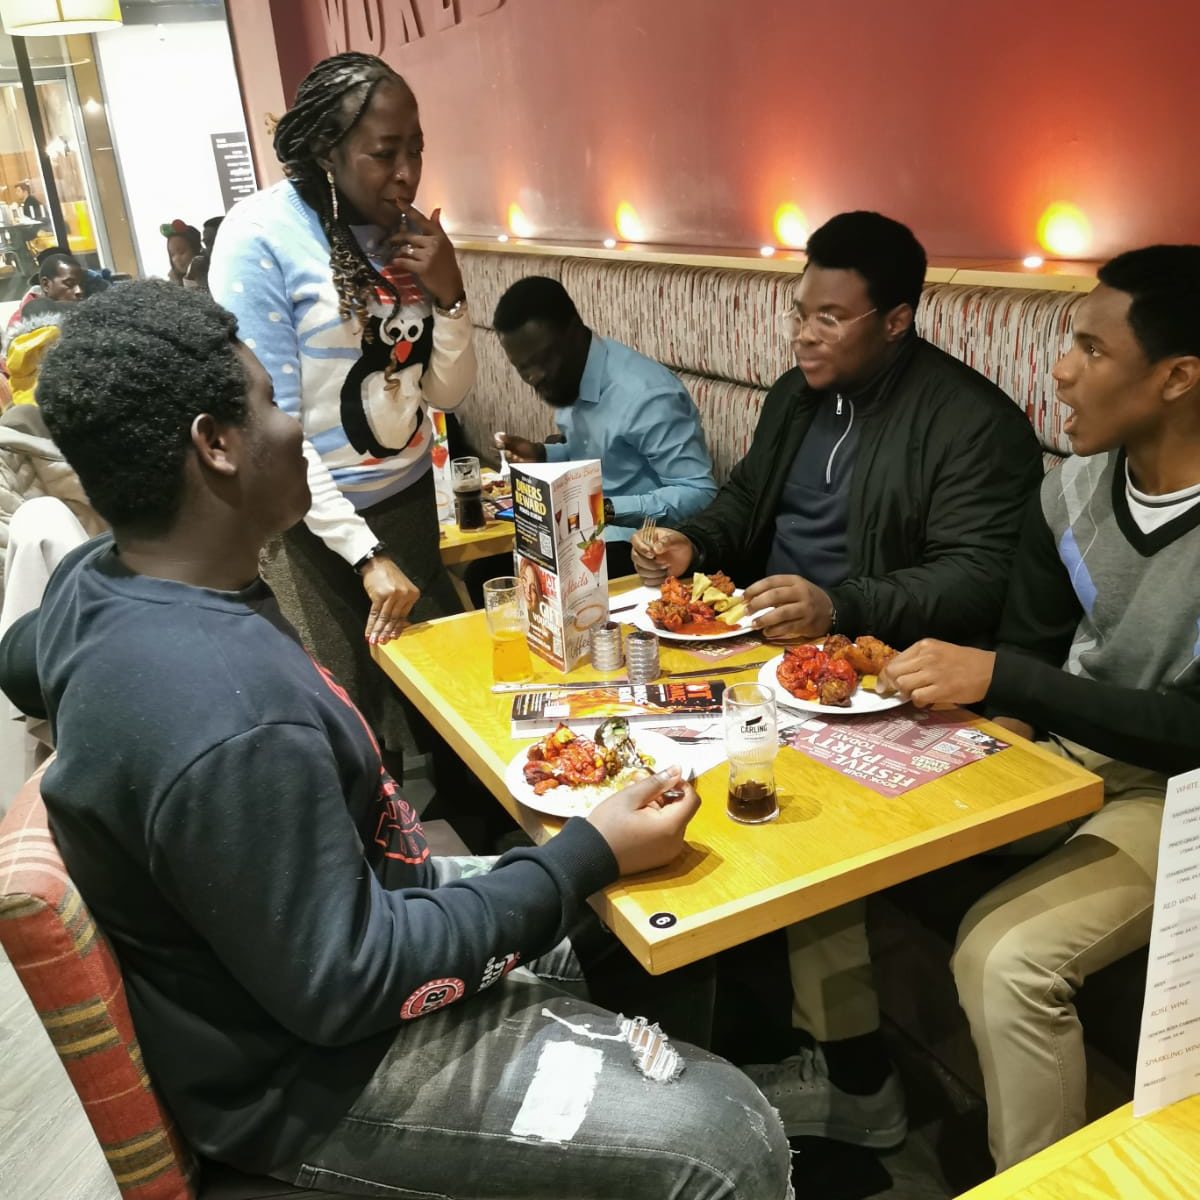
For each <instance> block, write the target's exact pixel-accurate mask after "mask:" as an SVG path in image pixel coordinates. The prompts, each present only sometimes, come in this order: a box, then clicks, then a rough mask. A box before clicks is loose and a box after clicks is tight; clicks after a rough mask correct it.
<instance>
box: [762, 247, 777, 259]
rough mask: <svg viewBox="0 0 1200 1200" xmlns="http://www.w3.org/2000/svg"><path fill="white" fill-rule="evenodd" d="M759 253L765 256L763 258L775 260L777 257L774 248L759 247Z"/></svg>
mask: <svg viewBox="0 0 1200 1200" xmlns="http://www.w3.org/2000/svg"><path fill="white" fill-rule="evenodd" d="M758 252H759V254H761V255H762V256H763V258H773V257H774V255H775V247H774V246H759V248H758Z"/></svg>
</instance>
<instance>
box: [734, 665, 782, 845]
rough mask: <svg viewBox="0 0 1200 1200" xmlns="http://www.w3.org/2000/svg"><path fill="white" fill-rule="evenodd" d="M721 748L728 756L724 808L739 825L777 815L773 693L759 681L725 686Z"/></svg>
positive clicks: (775, 731) (775, 736) (776, 742)
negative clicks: (723, 726) (722, 747)
mask: <svg viewBox="0 0 1200 1200" xmlns="http://www.w3.org/2000/svg"><path fill="white" fill-rule="evenodd" d="M723 706H724V710H725V711H724V719H725V752H726V754H727V755H728V756H729V801H728V805H727V808H726V811H727V812H728V813H729V815H730V817H732V818H733V820H735V821H739V822H741V823H742V824H743V825H759V824H762V822H764V821H773V820H774V819H775V818H776V817H777V816H779V803H778V800H777V799H776V794H775V755H776V754H777V753H778V752H779V733H778V721H777V718H776V714H775V695H774V693H773V692H771V691H770V690H769V689H768V688H765V687H763V686H762V684H759V683H735V684H733V685H732V686H731V687H727V688H726V689H725V699H724V701H723Z"/></svg>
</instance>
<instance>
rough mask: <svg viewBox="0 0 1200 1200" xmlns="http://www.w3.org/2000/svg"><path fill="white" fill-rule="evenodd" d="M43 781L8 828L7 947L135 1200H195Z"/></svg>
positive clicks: (2, 877)
mask: <svg viewBox="0 0 1200 1200" xmlns="http://www.w3.org/2000/svg"><path fill="white" fill-rule="evenodd" d="M38 782H39V777H37V776H35V777H34V778H33V779H32V780H30V781H29V783H27V784H26V785H25V787H24V788H23V789H22V790H21V792H20V793H19V794H18V795H17V798H16V800H15V801H14V802H13V805H12V807H11V808H10V809H9V810H8V813H7V815H6V816H5V818H4V820H3V822H0V945H3V946H4V950H5V952H6V953H7V954H8V957H9V959H10V960H11V961H12V965H13V967H14V968H15V969H16V972H17V975H18V977H19V978H20V980H21V983H22V985H23V986H24V988H25V991H26V992H28V994H29V999H30V1000H31V1001H32V1002H33V1006H34V1008H36V1009H37V1012H38V1016H39V1017H40V1018H41V1020H42V1024H43V1026H44V1027H45V1029H46V1032H47V1033H48V1034H49V1035H50V1040H51V1041H52V1042H53V1043H54V1048H55V1050H57V1051H58V1056H59V1058H60V1059H62V1063H63V1066H64V1067H66V1069H67V1074H68V1076H70V1079H71V1083H72V1084H73V1085H74V1087H75V1091H76V1092H77V1093H78V1095H79V1099H80V1101H81V1102H82V1103H83V1108H84V1112H85V1113H86V1114H87V1118H88V1120H89V1121H90V1122H91V1124H92V1128H93V1129H94V1130H95V1131H96V1137H97V1139H98V1140H99V1142H100V1147H101V1149H102V1150H103V1151H104V1156H105V1158H106V1159H107V1160H108V1165H109V1168H110V1169H111V1170H112V1173H113V1177H114V1178H115V1179H116V1181H117V1186H118V1187H119V1188H120V1189H121V1195H122V1196H124V1197H126V1198H127V1200H193V1197H194V1196H195V1190H194V1189H195V1163H194V1160H193V1158H192V1155H191V1152H190V1151H189V1150H188V1148H187V1147H186V1146H185V1145H184V1143H183V1141H182V1139H181V1138H180V1137H179V1135H178V1133H177V1132H176V1130H175V1126H174V1124H173V1123H172V1121H171V1118H170V1116H169V1115H168V1114H167V1112H166V1110H165V1109H164V1108H163V1107H162V1105H161V1104H160V1103H159V1100H158V1097H157V1095H156V1094H155V1092H154V1089H153V1087H152V1086H151V1083H150V1079H149V1076H148V1075H147V1074H146V1068H145V1066H144V1065H143V1063H142V1052H141V1050H140V1048H139V1047H138V1041H137V1037H136V1035H135V1034H134V1031H133V1019H132V1018H131V1017H130V1015H129V1005H128V1003H127V1002H126V998H125V987H124V984H123V983H122V981H121V972H120V969H119V967H118V966H117V960H116V958H115V957H114V955H113V952H112V948H111V947H110V946H109V944H108V942H107V941H106V940H105V937H104V935H103V934H102V933H101V932H100V930H99V929H97V927H96V923H95V921H93V920H92V915H91V913H90V912H89V911H88V909H87V906H86V905H85V904H84V902H83V899H82V897H81V896H80V895H79V892H78V891H76V889H75V885H74V884H73V883H72V882H71V878H70V876H69V875H68V874H67V869H66V867H65V866H64V865H63V861H62V858H61V857H60V856H59V853H58V847H57V846H56V845H55V844H54V838H53V837H52V836H51V834H50V830H49V828H48V826H47V824H46V809H45V806H44V805H43V804H42V798H41V796H40V795H39V793H38Z"/></svg>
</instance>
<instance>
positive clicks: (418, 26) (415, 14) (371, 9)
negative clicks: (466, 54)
mask: <svg viewBox="0 0 1200 1200" xmlns="http://www.w3.org/2000/svg"><path fill="white" fill-rule="evenodd" d="M321 2H322V6H323V11H324V16H325V34H326V37H327V38H328V41H329V52H330V53H331V54H341V53H342V52H343V51H345V50H359V51H362V52H363V53H365V54H382V53H383V52H384V50H395V49H398V48H399V47H401V46H407V45H408V43H409V42H416V41H420V40H421V39H422V38H426V37H432V36H433V35H434V34H437V33H441V32H442V30H444V29H453V28H454V26H456V25H462V24H464V23H465V22H467V21H473V20H475V19H476V18H478V17H484V16H487V14H488V13H490V12H495V11H496V9H498V8H500V7H502V6H503V4H504V0H321Z"/></svg>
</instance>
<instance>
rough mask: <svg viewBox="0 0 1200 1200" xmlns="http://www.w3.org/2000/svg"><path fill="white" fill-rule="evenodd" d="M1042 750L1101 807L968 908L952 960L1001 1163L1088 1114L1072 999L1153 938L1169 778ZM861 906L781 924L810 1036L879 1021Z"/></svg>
mask: <svg viewBox="0 0 1200 1200" xmlns="http://www.w3.org/2000/svg"><path fill="white" fill-rule="evenodd" d="M1043 745H1044V746H1045V748H1046V749H1048V750H1050V751H1051V752H1053V753H1056V754H1062V755H1064V756H1067V757H1071V758H1073V759H1075V760H1076V761H1078V762H1080V763H1081V764H1082V765H1083V766H1085V767H1086V768H1087V769H1088V770H1091V771H1094V772H1096V774H1098V775H1100V776H1101V778H1103V780H1104V797H1105V804H1104V808H1103V809H1101V810H1100V812H1098V813H1096V814H1095V816H1093V817H1090V818H1089V819H1088V820H1087V821H1085V822H1084V823H1083V824H1082V825H1081V826H1080V827H1079V828H1078V829H1076V830H1075V832H1074V833H1073V834H1072V835H1071V836H1070V837H1069V838H1068V839H1067V840H1066V841H1063V842H1061V844H1059V845H1058V846H1057V848H1056V849H1054V850H1051V851H1050V852H1049V853H1048V854H1046V855H1045V857H1043V858H1041V859H1039V860H1038V861H1037V862H1036V863H1034V864H1033V865H1032V866H1030V867H1027V868H1026V869H1025V870H1024V871H1021V872H1020V873H1018V874H1017V875H1014V876H1013V877H1012V879H1010V880H1008V881H1006V882H1005V883H1004V884H1002V885H1001V886H1000V887H998V888H995V889H994V890H993V891H991V892H989V893H988V894H987V895H986V896H984V897H983V898H982V899H981V900H980V901H979V902H978V903H977V904H976V905H975V906H974V907H973V908H972V909H971V910H970V912H969V913H968V914H967V916H966V917H965V918H964V920H963V924H962V928H961V930H960V932H959V938H958V946H957V948H956V950H955V954H954V959H953V963H952V965H953V969H954V977H955V982H956V984H957V986H958V994H959V1001H960V1003H961V1004H962V1006H963V1009H964V1010H965V1011H966V1014H967V1019H968V1021H969V1022H970V1026H971V1033H972V1036H973V1037H974V1040H975V1045H976V1047H977V1048H978V1050H979V1058H980V1065H981V1067H982V1070H983V1077H984V1085H985V1089H986V1094H987V1103H988V1126H989V1141H990V1144H991V1150H992V1156H993V1157H994V1158H995V1160H996V1166H997V1168H998V1169H1000V1170H1003V1169H1004V1168H1005V1167H1008V1166H1011V1165H1012V1164H1013V1163H1015V1162H1019V1161H1021V1159H1023V1158H1026V1157H1028V1156H1029V1155H1030V1154H1033V1153H1034V1152H1035V1151H1037V1150H1040V1149H1042V1148H1043V1147H1044V1146H1048V1145H1050V1144H1051V1143H1052V1142H1054V1141H1057V1140H1058V1139H1059V1138H1061V1137H1063V1136H1064V1135H1066V1134H1068V1133H1070V1132H1072V1131H1073V1130H1075V1129H1078V1128H1079V1127H1080V1126H1081V1125H1083V1124H1084V1122H1085V1119H1086V1118H1085V1115H1084V1092H1085V1089H1086V1082H1087V1076H1086V1066H1085V1063H1084V1056H1083V1033H1082V1029H1081V1027H1080V1024H1079V1018H1078V1017H1077V1016H1076V1014H1075V1008H1074V1005H1073V1004H1072V1003H1071V1001H1072V998H1073V996H1074V995H1075V992H1076V991H1077V990H1078V988H1079V987H1080V985H1081V984H1082V983H1083V980H1084V979H1085V978H1086V977H1087V976H1088V975H1089V974H1091V973H1092V972H1093V971H1097V970H1099V969H1100V968H1101V967H1104V966H1107V965H1108V964H1109V963H1111V962H1115V961H1116V960H1117V959H1118V958H1122V957H1124V955H1126V954H1129V953H1131V952H1132V951H1134V950H1137V949H1139V948H1140V947H1142V946H1144V945H1146V943H1147V942H1148V941H1149V937H1150V919H1151V914H1152V910H1153V905H1154V880H1155V874H1156V871H1157V865H1158V833H1159V826H1160V825H1161V822H1162V804H1163V796H1164V794H1165V792H1166V785H1167V780H1166V777H1165V776H1163V775H1160V774H1157V773H1155V772H1153V771H1146V770H1142V769H1141V768H1138V767H1132V766H1129V765H1128V764H1125V763H1119V762H1113V761H1112V760H1110V759H1107V758H1105V757H1103V756H1102V755H1099V754H1096V753H1094V752H1092V751H1090V750H1086V749H1084V748H1083V747H1082V746H1076V745H1073V744H1072V743H1063V744H1062V745H1060V744H1059V743H1058V742H1053V741H1051V742H1047V743H1043ZM1028 841H1029V842H1031V843H1034V844H1037V843H1042V844H1045V842H1046V841H1047V838H1046V837H1045V836H1044V835H1038V836H1037V837H1036V838H1033V839H1028ZM1025 846H1026V844H1025V843H1021V844H1020V846H1019V847H1013V848H1010V849H1017V848H1020V849H1025ZM865 909H866V905H865V902H863V901H855V902H854V903H852V904H847V905H845V906H843V907H841V908H837V909H834V910H832V911H831V912H827V913H822V914H820V915H819V916H816V917H812V918H810V919H809V920H807V921H802V922H800V923H799V924H797V925H793V926H791V927H790V928H789V929H788V931H787V934H788V950H789V966H790V969H791V979H792V1024H793V1025H795V1026H797V1027H798V1028H801V1029H805V1030H807V1031H808V1032H809V1033H811V1034H812V1035H813V1036H814V1037H815V1038H817V1039H818V1040H819V1041H831V1040H836V1039H840V1038H848V1037H855V1036H858V1035H860V1034H864V1033H870V1032H871V1031H873V1030H875V1029H878V1028H879V1003H878V1000H877V998H876V994H875V988H874V984H873V982H872V977H871V958H870V950H869V948H868V945H867V931H866V925H865V922H864V917H865ZM1130 1019H1131V1020H1136V1019H1137V1014H1131V1015H1130Z"/></svg>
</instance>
